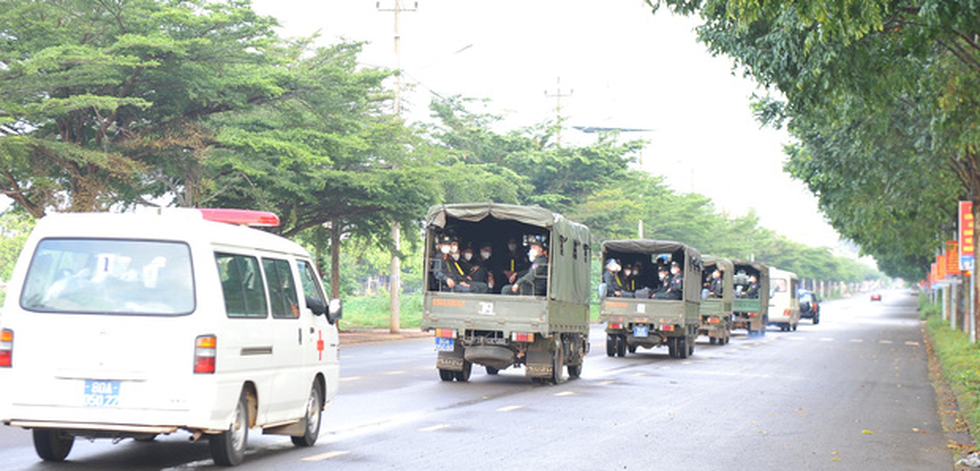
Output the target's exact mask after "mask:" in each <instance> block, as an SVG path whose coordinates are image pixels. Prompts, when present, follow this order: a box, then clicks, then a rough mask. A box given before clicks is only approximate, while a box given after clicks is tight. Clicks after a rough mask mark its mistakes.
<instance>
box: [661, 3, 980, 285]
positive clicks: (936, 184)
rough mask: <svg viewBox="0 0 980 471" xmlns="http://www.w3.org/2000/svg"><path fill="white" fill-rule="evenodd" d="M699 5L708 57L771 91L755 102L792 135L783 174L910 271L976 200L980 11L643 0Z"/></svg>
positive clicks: (913, 274) (920, 268) (924, 263)
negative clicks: (964, 205)
mask: <svg viewBox="0 0 980 471" xmlns="http://www.w3.org/2000/svg"><path fill="white" fill-rule="evenodd" d="M648 3H651V4H652V5H655V6H659V5H661V4H664V5H667V6H669V7H670V8H672V9H674V10H675V11H678V12H682V13H693V12H695V11H697V12H698V13H699V14H700V15H701V17H702V18H703V19H704V24H703V25H702V26H701V27H699V28H698V35H699V38H700V39H701V40H702V41H703V42H705V43H706V44H707V45H708V46H709V49H710V50H711V51H712V52H713V53H715V54H726V55H729V56H731V57H732V58H733V59H734V62H735V65H736V67H739V68H742V69H743V70H744V71H745V73H746V74H747V75H751V76H753V77H754V78H756V79H757V80H758V81H759V82H760V83H762V84H763V85H765V86H767V87H770V88H771V89H774V90H775V91H776V92H778V93H777V94H776V95H777V96H780V97H781V98H780V99H778V100H777V99H773V98H771V97H765V98H762V99H760V101H759V102H758V103H757V105H756V111H757V113H758V115H759V117H760V119H762V120H763V121H764V122H768V123H770V124H774V125H777V126H780V125H786V126H788V128H789V130H790V132H791V133H792V134H793V135H794V136H795V137H796V139H797V140H798V142H797V143H796V144H794V145H792V146H790V147H788V149H787V153H788V154H789V155H790V160H789V162H788V163H787V165H786V170H787V171H789V172H790V173H791V174H792V175H793V176H795V177H796V178H799V179H800V180H802V181H804V182H805V183H806V184H807V185H809V187H810V189H811V191H813V193H814V194H815V195H817V197H818V198H819V201H820V207H821V209H822V210H823V212H824V213H825V214H826V215H827V216H828V219H829V220H830V223H831V224H832V225H833V226H834V227H835V228H836V229H837V230H838V231H839V232H840V233H841V235H843V236H844V237H847V238H849V239H851V240H853V241H854V242H856V243H857V244H859V245H860V247H861V249H862V251H863V252H864V253H867V254H870V255H873V256H874V257H875V258H876V259H877V260H878V262H879V266H880V267H881V268H882V269H883V270H885V271H886V272H887V273H889V274H891V275H893V276H902V277H905V278H909V279H919V278H921V276H922V275H923V273H924V272H925V271H926V269H927V268H928V265H929V261H930V260H931V255H932V253H933V251H934V249H935V248H936V246H937V245H938V244H939V243H940V242H941V241H942V240H944V238H945V237H946V234H947V233H948V230H949V228H950V227H951V225H952V224H951V223H952V222H953V213H954V211H955V201H956V200H957V199H966V198H968V199H972V200H974V201H977V200H978V199H980V165H978V157H977V149H978V148H980V126H978V121H980V119H978V118H980V106H978V105H980V73H978V72H980V45H978V44H977V42H976V35H977V34H978V33H980V9H978V8H977V5H976V2H975V1H973V0H950V1H942V2H937V1H932V0H922V1H913V2H904V3H902V2H886V1H882V0H875V1H868V2H865V1H858V0H847V1H841V2H825V1H821V0H805V1H789V0H777V1H765V2H763V1H759V0H739V1H735V2H731V1H727V0H662V1H653V0H649V1H648Z"/></svg>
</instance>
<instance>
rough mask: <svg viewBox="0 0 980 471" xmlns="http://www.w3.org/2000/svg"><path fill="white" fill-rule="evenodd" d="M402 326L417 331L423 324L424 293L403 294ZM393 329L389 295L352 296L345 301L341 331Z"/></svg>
mask: <svg viewBox="0 0 980 471" xmlns="http://www.w3.org/2000/svg"><path fill="white" fill-rule="evenodd" d="M400 300H401V317H400V320H401V322H400V324H401V328H403V329H417V328H418V327H419V326H420V325H421V324H422V293H421V292H415V293H402V295H401V299H400ZM389 327H391V297H390V296H389V294H388V293H379V294H375V295H371V296H351V297H348V298H346V299H344V318H343V319H342V320H341V321H340V328H341V330H363V329H387V328H389Z"/></svg>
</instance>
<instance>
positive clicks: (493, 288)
mask: <svg viewBox="0 0 980 471" xmlns="http://www.w3.org/2000/svg"><path fill="white" fill-rule="evenodd" d="M473 258H475V259H476V260H477V263H479V264H480V266H481V267H482V268H483V272H484V274H482V275H479V274H478V275H474V276H479V278H477V279H479V280H484V281H486V283H487V288H488V292H490V293H499V292H500V285H499V284H498V283H497V281H498V280H501V279H502V277H501V275H500V274H499V273H497V271H496V270H497V259H496V258H494V256H493V244H491V243H490V242H484V243H482V244H480V253H479V256H478V257H473Z"/></svg>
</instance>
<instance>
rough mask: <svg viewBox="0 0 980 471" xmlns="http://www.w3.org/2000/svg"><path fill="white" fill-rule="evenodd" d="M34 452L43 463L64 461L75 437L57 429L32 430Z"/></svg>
mask: <svg viewBox="0 0 980 471" xmlns="http://www.w3.org/2000/svg"><path fill="white" fill-rule="evenodd" d="M32 434H33V436H34V451H36V452H37V456H40V457H41V459H42V460H44V461H64V460H65V458H67V457H68V453H69V452H71V446H72V445H74V444H75V437H74V436H73V435H69V434H67V433H65V432H62V431H61V430H57V429H37V428H36V429H34V430H32Z"/></svg>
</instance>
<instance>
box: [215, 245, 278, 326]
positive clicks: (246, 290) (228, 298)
mask: <svg viewBox="0 0 980 471" xmlns="http://www.w3.org/2000/svg"><path fill="white" fill-rule="evenodd" d="M214 259H215V261H216V262H217V263H218V275H219V276H220V278H221V290H222V291H223V292H224V295H225V310H226V311H227V313H228V317H266V316H267V313H268V308H267V306H266V302H265V289H263V286H262V275H261V274H260V273H259V261H258V259H256V258H255V257H249V256H246V255H234V254H225V253H215V254H214Z"/></svg>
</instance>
